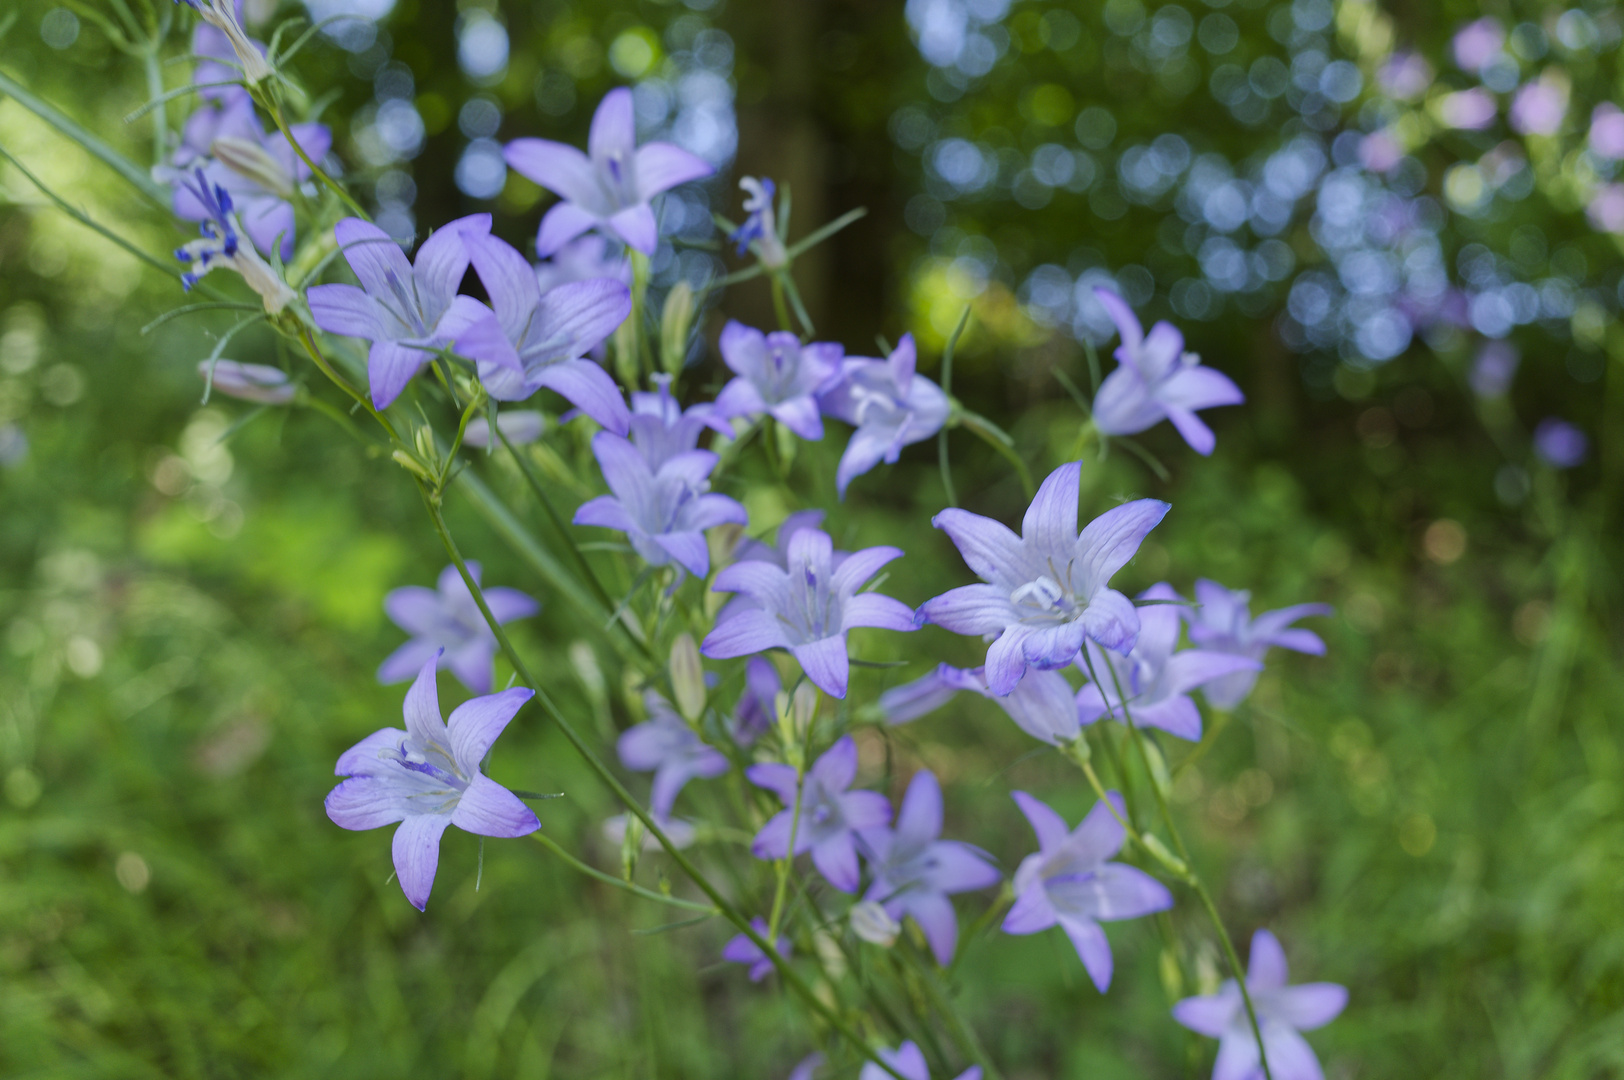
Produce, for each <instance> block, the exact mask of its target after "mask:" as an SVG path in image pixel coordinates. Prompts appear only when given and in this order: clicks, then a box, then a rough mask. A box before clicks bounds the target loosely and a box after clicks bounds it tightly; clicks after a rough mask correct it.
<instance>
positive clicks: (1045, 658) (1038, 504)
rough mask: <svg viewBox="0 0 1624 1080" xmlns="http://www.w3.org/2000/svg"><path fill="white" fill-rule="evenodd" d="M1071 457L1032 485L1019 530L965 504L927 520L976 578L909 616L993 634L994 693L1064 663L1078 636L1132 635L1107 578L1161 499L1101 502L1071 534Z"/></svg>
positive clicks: (1104, 639) (1127, 613)
mask: <svg viewBox="0 0 1624 1080" xmlns="http://www.w3.org/2000/svg"><path fill="white" fill-rule="evenodd" d="M1081 468H1082V466H1081V464H1080V463H1078V462H1075V461H1074V462H1071V463H1070V464H1067V465H1062V466H1060V468H1058V469H1056V470H1055V471H1054V472H1052V473H1050V474H1049V476H1048V478H1047V479H1045V480H1044V481H1043V484H1042V486H1041V487H1039V488H1038V493H1037V496H1036V497H1035V498H1034V499H1033V500H1032V505H1031V506H1030V507H1028V508H1027V511H1026V517H1025V519H1024V520H1023V521H1022V523H1021V535H1020V536H1016V535H1015V534H1014V533H1012V532H1010V530H1009V529H1008V528H1006V527H1005V526H1003V525H1002V524H1000V523H999V522H996V521H993V520H992V519H991V518H985V517H982V516H981V515H980V514H972V513H970V512H969V511H967V510H959V509H950V510H943V511H942V512H941V513H939V514H937V515H936V517H935V518H933V519H932V520H931V524H933V525H935V526H936V527H937V528H938V529H941V530H942V531H943V532H945V533H947V535H948V537H949V538H950V539H952V541H953V543H954V544H955V545H957V547H958V549H959V553H960V554H961V555H963V556H964V561H965V563H966V564H967V565H968V566H969V567H970V569H971V570H974V571H975V572H976V575H977V576H978V577H980V578H981V580H982V581H983V582H985V583H986V584H983V585H964V586H961V587H960V588H957V589H952V590H950V591H948V592H946V593H943V594H942V595H941V596H938V597H936V598H935V599H934V600H928V601H926V602H925V603H924V605H922V606H921V607H920V608H919V611H918V613H917V614H916V616H915V618H916V619H917V620H918V621H919V622H920V623H921V624H923V623H927V622H930V623H935V624H937V625H938V626H943V627H946V628H947V629H949V630H952V631H954V632H955V633H959V634H976V635H988V634H996V635H998V636H997V639H996V640H995V641H993V643H992V644H991V645H990V646H988V648H987V663H986V676H987V688H988V689H989V690H990V691H991V692H992V693H993V694H996V695H998V696H1000V697H1002V696H1003V695H1005V694H1008V693H1009V692H1010V691H1012V690H1014V689H1015V685H1016V684H1017V683H1018V682H1020V681H1021V676H1022V675H1023V674H1024V673H1025V672H1026V670H1027V669H1028V668H1029V667H1031V668H1038V669H1040V670H1052V669H1054V668H1060V667H1064V666H1065V665H1067V664H1069V663H1070V662H1071V661H1072V659H1073V658H1074V657H1076V656H1077V654H1078V652H1079V651H1080V650H1081V649H1082V647H1083V640H1084V639H1085V638H1088V639H1091V640H1093V641H1097V642H1099V643H1100V644H1102V645H1104V646H1105V647H1106V648H1108V649H1115V650H1117V651H1118V652H1123V653H1126V652H1127V651H1128V650H1129V649H1131V648H1133V643H1134V639H1135V638H1137V637H1138V636H1139V615H1138V613H1137V612H1135V611H1134V607H1133V605H1132V604H1131V603H1129V602H1128V598H1127V597H1125V596H1123V595H1122V594H1121V593H1119V592H1117V591H1116V590H1115V589H1112V588H1110V587H1109V582H1110V580H1111V575H1113V574H1115V573H1116V572H1117V571H1118V570H1120V569H1122V567H1123V566H1125V565H1126V564H1127V562H1128V560H1129V559H1131V558H1133V556H1134V553H1135V552H1137V551H1138V550H1139V545H1140V543H1142V542H1143V541H1144V539H1145V536H1146V534H1148V533H1149V532H1150V530H1151V529H1153V528H1155V527H1156V524H1157V523H1158V522H1160V521H1161V520H1162V518H1163V517H1164V516H1165V515H1166V514H1167V511H1168V505H1167V503H1164V502H1159V501H1157V500H1156V499H1138V500H1135V501H1134V502H1130V503H1125V504H1123V505H1122V506H1118V507H1116V508H1115V509H1112V510H1107V511H1106V512H1105V513H1103V514H1101V515H1100V516H1099V517H1097V518H1095V519H1094V520H1093V521H1092V522H1090V523H1089V524H1088V527H1087V528H1085V529H1084V530H1083V531H1082V533H1081V535H1079V534H1078V533H1077V531H1076V530H1077V494H1078V491H1077V485H1078V477H1079V475H1080V472H1081Z"/></svg>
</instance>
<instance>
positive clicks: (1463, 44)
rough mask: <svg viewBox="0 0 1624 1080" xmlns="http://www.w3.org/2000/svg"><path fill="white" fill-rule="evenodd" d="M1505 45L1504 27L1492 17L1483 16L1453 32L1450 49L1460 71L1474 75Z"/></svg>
mask: <svg viewBox="0 0 1624 1080" xmlns="http://www.w3.org/2000/svg"><path fill="white" fill-rule="evenodd" d="M1505 45H1506V29H1505V27H1504V26H1501V25H1500V20H1499V19H1496V18H1495V17H1494V16H1493V15H1485V16H1483V18H1481V19H1477V20H1476V21H1474V22H1469V23H1467V24H1466V25H1465V26H1463V27H1461V28H1460V29H1459V30H1457V31H1455V37H1454V40H1453V41H1451V42H1450V49H1451V51H1452V52H1453V53H1454V54H1455V63H1457V64H1459V65H1460V67H1461V70H1463V71H1470V72H1473V73H1474V74H1475V73H1476V72H1477V71H1478V70H1479V69H1481V68H1482V67H1483V65H1485V64H1487V63H1488V62H1489V61H1490V60H1493V59H1494V58H1495V57H1497V56H1499V55H1500V52H1501V50H1502V49H1504V48H1505Z"/></svg>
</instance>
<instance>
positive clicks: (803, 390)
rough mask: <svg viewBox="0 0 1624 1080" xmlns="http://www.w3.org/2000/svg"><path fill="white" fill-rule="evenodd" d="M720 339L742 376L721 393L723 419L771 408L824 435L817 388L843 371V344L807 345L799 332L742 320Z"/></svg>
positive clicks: (809, 433) (800, 429)
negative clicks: (757, 327)
mask: <svg viewBox="0 0 1624 1080" xmlns="http://www.w3.org/2000/svg"><path fill="white" fill-rule="evenodd" d="M719 345H720V347H721V351H722V362H723V363H724V364H726V365H727V366H728V368H729V369H730V370H731V371H732V372H733V374H734V375H735V376H736V377H735V378H734V379H732V380H731V381H730V382H729V383H728V384H727V385H726V386H724V387H722V392H721V393H720V394H718V395H717V396H716V416H717V418H718V419H721V420H731V419H732V418H733V417H735V416H748V417H757V416H760V415H761V414H762V413H767V414H769V415H771V416H772V417H773V419H775V420H777V421H778V422H779V423H780V424H783V425H784V426H785V427H787V428H789V429H790V430H791V431H793V432H795V434H797V435H799V436H800V437H801V438H803V439H806V440H808V441H811V442H816V441H817V440H819V439H821V438H823V420H822V419H821V418H820V417H819V416H818V402H817V394H818V392H819V391H820V390H822V389H823V388H824V387H825V386H827V385H828V384H829V382H830V381H831V380H833V379H834V378H836V377H837V376H838V375H839V374H840V358H841V354H842V353H843V352H844V350H843V349H841V347H840V346H839V345H836V344H833V343H830V342H812V343H811V344H809V345H802V344H801V341H800V339H799V338H797V337H796V336H795V335H794V334H791V333H786V332H785V331H782V330H779V331H775V332H773V333H771V334H763V333H762V332H761V331H760V330H752V329H751V328H750V327H748V326H745V325H743V324H742V323H738V322H729V323H728V324H727V325H726V326H724V327H723V328H722V337H721V341H720V342H719Z"/></svg>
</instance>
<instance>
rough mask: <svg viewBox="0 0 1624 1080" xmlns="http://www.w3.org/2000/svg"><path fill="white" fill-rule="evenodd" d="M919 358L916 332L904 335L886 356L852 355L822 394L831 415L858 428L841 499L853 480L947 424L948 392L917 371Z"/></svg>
mask: <svg viewBox="0 0 1624 1080" xmlns="http://www.w3.org/2000/svg"><path fill="white" fill-rule="evenodd" d="M914 362H915V355H914V340H913V335H912V334H904V335H902V340H901V341H899V342H898V343H897V347H896V348H895V349H893V350H891V355H890V356H888V357H887V358H886V359H884V360H870V359H867V358H865V357H860V356H848V357H846V359H845V360H843V361H842V362H841V365H840V377H839V379H838V381H836V382H835V383H834V384H832V385H831V386H829V387H828V388H827V389H825V390H823V391H822V392H820V393H819V394H818V405H819V406H820V407H821V408H822V409H823V411H824V413H825V414H827V415H829V416H833V417H835V418H836V419H838V420H844V421H845V422H846V423H848V424H850V425H852V426H853V427H855V428H856V429H857V430H856V431H854V432H852V436H851V441H850V442H849V443H847V444H846V452H845V453H844V454H842V455H841V457H840V465H839V467H838V468H837V469H836V471H835V487H836V488H837V489H838V491H839V493H840V497H841V498H845V497H846V485H848V484H850V483H851V482H852V480H854V479H856V478H857V477H859V476H861V475H863V474H864V473H866V472H868V471H869V470H870V469H872V468H873V467H874V466H876V465H878V464H879V463H880V462H881V461H884V462H885V463H886V464H888V465H893V464H895V463H896V461H897V458H898V457H899V456H901V454H902V448H903V447H904V446H909V445H911V444H913V443H916V442H921V441H923V440H925V439H928V438H930V437H931V436H932V435H934V434H936V433H937V432H938V431H940V430H942V425H943V424H945V423H947V414H948V404H947V395H946V394H944V393H942V388H941V387H939V386H937V385H936V384H935V383H933V382H931V381H930V380H929V379H927V378H925V377H924V376H923V375H919V374H916V373H915V372H914Z"/></svg>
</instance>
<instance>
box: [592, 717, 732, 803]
mask: <svg viewBox="0 0 1624 1080" xmlns="http://www.w3.org/2000/svg"><path fill="white" fill-rule="evenodd" d="M643 704H644V706H645V707H646V708H647V709H648V719H647V720H645V721H644V722H643V723H641V724H638V725H637V726H635V727H632V728H628V729H627V730H626V731H624V732H622V733H621V735H620V739H619V741H618V742H617V743H616V744H615V749H616V750H618V751H619V753H620V763H621V764H622V765H624V766H626V768H628V769H631V770H632V771H633V772H652V773H653V774H654V788H653V790H652V791H651V792H650V793H649V810H650V812H651V813H653V815H654V817H655V819H656V820H660V821H664V820H668V819H669V818H670V817H671V806H672V804H673V803H675V802H676V801H677V795H678V794H679V793H680V792H681V791H682V789H683V787H684V786H685V785H686V784H687V783H688V781H690V780H709V779H711V778H713V777H717V776H721V775H722V774H723V773H725V772H727V757H726V756H725V755H724V754H723V753H722V752H721V751H720V750H717V749H716V748H715V747H712V746H707V745H705V743H704V741H703V740H701V739H700V737H699V736H698V735H696V734H694V731H693V729H692V728H690V727H689V726H688V724H687V722H686V721H684V720H683V718H682V717H681V716H678V715H677V710H675V709H673V708H672V707H671V703H670V702H668V701H666V700H665V698H663V697H661V696H660V695H659V694H656V693H654V692H653V691H652V690H651V691H649V692H648V693H646V694H644V695H643Z"/></svg>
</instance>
